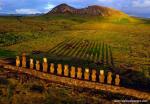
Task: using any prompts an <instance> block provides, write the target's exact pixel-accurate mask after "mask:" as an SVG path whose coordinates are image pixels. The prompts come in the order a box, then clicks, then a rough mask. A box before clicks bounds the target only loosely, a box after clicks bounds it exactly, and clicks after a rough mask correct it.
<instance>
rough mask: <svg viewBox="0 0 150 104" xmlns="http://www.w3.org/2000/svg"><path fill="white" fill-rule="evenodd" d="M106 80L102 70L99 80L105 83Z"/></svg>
mask: <svg viewBox="0 0 150 104" xmlns="http://www.w3.org/2000/svg"><path fill="white" fill-rule="evenodd" d="M104 81H105V75H104V70H100V74H99V82H100V83H104Z"/></svg>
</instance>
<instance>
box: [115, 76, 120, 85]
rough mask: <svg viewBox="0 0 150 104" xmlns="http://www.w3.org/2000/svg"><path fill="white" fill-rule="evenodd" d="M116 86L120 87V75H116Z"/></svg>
mask: <svg viewBox="0 0 150 104" xmlns="http://www.w3.org/2000/svg"><path fill="white" fill-rule="evenodd" d="M115 85H116V86H119V85H120V77H119V74H116V78H115Z"/></svg>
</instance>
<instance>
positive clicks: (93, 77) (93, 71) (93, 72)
mask: <svg viewBox="0 0 150 104" xmlns="http://www.w3.org/2000/svg"><path fill="white" fill-rule="evenodd" d="M92 81H94V82H95V81H96V70H95V69H93V70H92Z"/></svg>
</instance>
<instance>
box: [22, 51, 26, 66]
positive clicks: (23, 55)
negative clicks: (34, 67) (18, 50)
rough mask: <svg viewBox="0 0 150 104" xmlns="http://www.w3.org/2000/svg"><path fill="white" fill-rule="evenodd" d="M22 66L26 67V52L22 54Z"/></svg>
mask: <svg viewBox="0 0 150 104" xmlns="http://www.w3.org/2000/svg"><path fill="white" fill-rule="evenodd" d="M22 67H23V68H26V54H25V53H23V54H22Z"/></svg>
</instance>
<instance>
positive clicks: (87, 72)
mask: <svg viewBox="0 0 150 104" xmlns="http://www.w3.org/2000/svg"><path fill="white" fill-rule="evenodd" d="M89 76H90V71H89V69H88V68H86V69H85V72H84V79H85V80H89Z"/></svg>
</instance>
